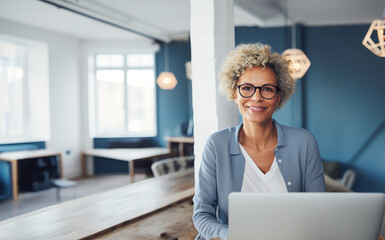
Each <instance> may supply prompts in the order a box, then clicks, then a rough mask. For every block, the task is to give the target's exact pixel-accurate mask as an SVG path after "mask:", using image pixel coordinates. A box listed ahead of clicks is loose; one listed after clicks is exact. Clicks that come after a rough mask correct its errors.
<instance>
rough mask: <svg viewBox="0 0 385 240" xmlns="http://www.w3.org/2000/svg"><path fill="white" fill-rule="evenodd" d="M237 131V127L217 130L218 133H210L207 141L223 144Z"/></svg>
mask: <svg viewBox="0 0 385 240" xmlns="http://www.w3.org/2000/svg"><path fill="white" fill-rule="evenodd" d="M236 131H237V127H236V126H233V127H228V128H224V129H222V130H219V131H216V132H214V133H212V134H211V135H210V136H209V138H208V141H211V142H214V143H215V142H218V141H219V142H222V143H223V142H224V141H226V140H230V138H231V137H232V136H234V134H235V133H236Z"/></svg>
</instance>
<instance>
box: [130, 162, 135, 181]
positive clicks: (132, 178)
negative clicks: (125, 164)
mask: <svg viewBox="0 0 385 240" xmlns="http://www.w3.org/2000/svg"><path fill="white" fill-rule="evenodd" d="M129 163H130V181H131V183H133V182H135V176H134V174H135V169H134V161H132V160H131V161H130V162H129Z"/></svg>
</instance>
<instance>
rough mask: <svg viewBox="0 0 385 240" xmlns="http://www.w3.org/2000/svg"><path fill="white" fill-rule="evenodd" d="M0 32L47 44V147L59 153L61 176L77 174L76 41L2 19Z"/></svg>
mask: <svg viewBox="0 0 385 240" xmlns="http://www.w3.org/2000/svg"><path fill="white" fill-rule="evenodd" d="M0 34H5V35H10V36H15V37H20V38H25V39H30V40H36V41H41V42H46V43H47V44H48V48H49V84H50V86H49V91H50V94H49V97H50V118H51V139H50V141H48V142H47V149H52V150H57V151H60V152H61V153H62V156H63V173H64V177H66V178H71V177H75V176H78V175H80V172H81V169H80V151H81V138H80V136H81V127H80V126H81V125H80V123H81V120H80V119H81V117H80V106H81V103H80V77H79V76H80V64H79V62H80V41H79V40H77V39H75V38H72V37H68V36H65V35H62V34H57V33H53V32H48V31H45V30H41V29H38V28H34V27H30V26H26V25H22V24H18V23H14V22H10V21H7V20H3V19H0ZM67 151H69V154H67Z"/></svg>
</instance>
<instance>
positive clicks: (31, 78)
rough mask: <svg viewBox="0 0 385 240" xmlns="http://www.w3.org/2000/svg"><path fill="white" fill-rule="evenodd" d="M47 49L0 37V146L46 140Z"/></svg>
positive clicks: (42, 45)
mask: <svg viewBox="0 0 385 240" xmlns="http://www.w3.org/2000/svg"><path fill="white" fill-rule="evenodd" d="M48 107H49V103H48V48H47V46H46V45H45V44H43V43H39V42H34V41H29V40H25V39H19V38H13V37H10V36H5V35H0V144H3V143H14V142H23V141H36V140H38V141H41V140H48V139H49V110H48Z"/></svg>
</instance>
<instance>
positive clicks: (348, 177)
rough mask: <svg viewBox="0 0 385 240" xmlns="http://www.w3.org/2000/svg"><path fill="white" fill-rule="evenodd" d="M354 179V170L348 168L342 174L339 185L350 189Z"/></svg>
mask: <svg viewBox="0 0 385 240" xmlns="http://www.w3.org/2000/svg"><path fill="white" fill-rule="evenodd" d="M355 179H356V172H355V171H354V170H353V169H348V170H346V171H345V172H344V175H343V176H342V179H341V185H343V186H344V187H347V188H349V189H352V187H353V184H354V180H355Z"/></svg>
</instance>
